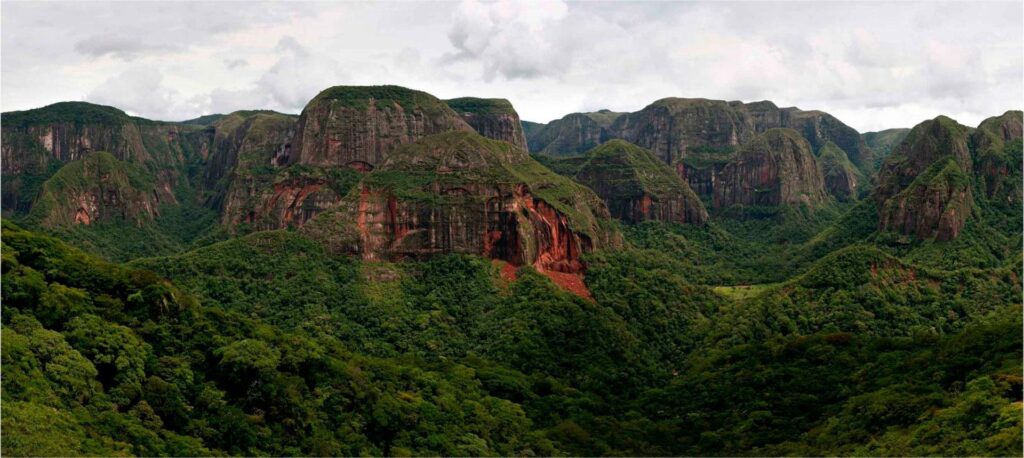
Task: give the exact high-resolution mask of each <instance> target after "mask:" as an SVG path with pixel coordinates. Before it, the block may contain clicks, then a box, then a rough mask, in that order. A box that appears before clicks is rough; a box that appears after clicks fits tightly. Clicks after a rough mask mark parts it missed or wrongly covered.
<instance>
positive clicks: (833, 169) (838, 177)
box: [817, 142, 866, 201]
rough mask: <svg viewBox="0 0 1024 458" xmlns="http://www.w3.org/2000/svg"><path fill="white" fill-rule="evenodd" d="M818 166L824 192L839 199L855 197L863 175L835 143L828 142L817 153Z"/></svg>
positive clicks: (845, 199) (862, 180) (862, 181)
mask: <svg viewBox="0 0 1024 458" xmlns="http://www.w3.org/2000/svg"><path fill="white" fill-rule="evenodd" d="M817 162H818V168H819V169H821V177H822V180H824V185H825V192H827V193H828V194H830V195H832V196H833V197H835V198H836V199H837V200H840V201H850V200H856V199H857V193H858V191H859V190H860V188H861V185H862V184H863V183H864V182H865V181H866V180H865V179H864V175H862V174H861V172H860V170H858V169H857V167H856V166H854V165H853V163H851V162H850V160H849V159H847V157H846V152H845V151H843V150H842V149H841V148H839V146H837V145H836V144H835V143H832V142H828V143H826V144H825V146H824V147H822V148H821V150H820V152H819V153H818V160H817Z"/></svg>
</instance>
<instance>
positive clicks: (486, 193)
mask: <svg viewBox="0 0 1024 458" xmlns="http://www.w3.org/2000/svg"><path fill="white" fill-rule="evenodd" d="M609 216H610V215H609V214H608V210H607V208H606V207H605V206H604V204H603V203H602V202H601V201H600V199H599V198H598V197H597V196H596V195H594V193H593V192H592V191H590V190H589V189H587V188H584V187H582V186H580V185H578V184H575V183H573V182H572V181H571V180H570V179H568V178H565V177H562V176H559V175H556V174H555V173H553V172H551V171H550V170H547V169H546V168H544V167H543V166H541V165H540V164H538V163H537V162H536V161H534V160H532V159H530V157H529V156H528V155H527V154H526V153H525V152H524V151H522V150H520V149H518V148H516V147H514V146H512V145H511V144H509V143H505V142H498V141H494V140H490V139H486V138H484V137H481V136H479V135H477V134H475V133H469V132H450V133H445V134H439V135H434V136H430V137H426V138H424V139H422V140H421V141H418V142H416V143H413V144H409V145H406V146H404V147H401V148H399V149H397V150H395V151H394V152H393V154H392V155H391V156H390V157H389V158H388V159H387V160H386V161H385V162H384V163H383V164H381V166H380V167H378V168H377V169H376V170H374V171H373V172H372V173H370V174H369V175H367V176H366V177H365V178H364V180H363V182H362V183H361V184H360V186H359V189H358V191H354V192H352V193H350V194H349V195H348V197H346V198H345V199H344V201H343V202H342V205H341V206H340V207H339V208H338V209H336V210H332V211H329V212H327V213H325V214H323V215H321V216H320V217H317V218H315V219H314V220H313V221H310V222H309V223H308V224H307V225H306V226H304V228H303V230H304V231H307V232H308V233H309V234H311V235H313V236H314V237H316V238H318V239H321V240H323V241H325V242H327V243H328V245H329V246H330V247H332V248H334V249H336V250H341V251H347V252H353V253H358V254H360V255H361V256H362V257H363V258H364V259H382V258H386V259H396V258H398V259H400V258H405V257H420V256H425V255H430V254H434V253H450V252H455V253H471V254H478V255H482V256H486V257H489V258H493V259H500V260H504V261H507V262H509V263H510V264H512V265H517V266H518V265H532V266H534V267H535V268H537V269H538V270H539V271H541V272H559V273H571V274H576V273H580V272H582V271H583V270H584V267H585V266H584V265H583V261H582V259H581V256H582V254H584V253H586V252H589V251H591V250H594V249H596V248H598V247H600V246H606V245H608V244H615V243H618V241H617V236H615V235H614V234H609V233H608V232H607V231H605V230H604V229H602V227H601V226H600V224H599V220H602V219H607V218H609Z"/></svg>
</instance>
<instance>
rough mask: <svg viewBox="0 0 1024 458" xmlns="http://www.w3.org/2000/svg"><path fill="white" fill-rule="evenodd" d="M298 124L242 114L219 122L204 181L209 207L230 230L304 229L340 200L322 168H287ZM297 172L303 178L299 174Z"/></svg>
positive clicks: (280, 117)
mask: <svg viewBox="0 0 1024 458" xmlns="http://www.w3.org/2000/svg"><path fill="white" fill-rule="evenodd" d="M296 123H297V120H296V118H295V117H294V116H289V115H285V114H281V113H275V112H269V111H239V112H235V113H231V114H228V115H225V116H222V117H220V118H218V119H217V120H215V121H214V122H213V123H212V124H211V127H212V129H213V131H214V135H213V147H212V153H211V155H210V158H209V162H208V167H207V168H206V172H205V175H204V181H203V183H204V186H205V189H207V190H208V192H207V194H206V202H207V204H208V205H209V206H210V207H212V208H216V209H218V210H220V212H221V222H222V223H223V224H226V225H228V226H232V227H233V226H236V225H239V224H247V225H249V226H250V227H251V228H254V229H277V228H281V227H286V226H288V225H292V224H296V225H301V224H302V223H304V222H305V221H306V220H307V219H309V218H311V217H312V216H314V215H315V214H316V213H318V212H320V211H323V210H326V209H327V208H330V206H331V205H333V204H335V203H337V202H338V201H339V200H340V196H338V195H337V193H335V192H334V191H333V190H332V189H331V188H330V187H329V186H327V184H328V180H327V177H326V176H325V175H323V174H322V173H319V172H321V170H320V169H319V168H317V167H301V166H297V167H295V170H292V168H289V167H285V166H284V165H283V164H282V163H283V162H284V158H286V157H288V155H289V154H290V152H291V141H292V139H293V138H294V136H295V125H296ZM293 172H297V173H293Z"/></svg>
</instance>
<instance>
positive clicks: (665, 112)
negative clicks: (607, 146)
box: [608, 97, 755, 164]
mask: <svg viewBox="0 0 1024 458" xmlns="http://www.w3.org/2000/svg"><path fill="white" fill-rule="evenodd" d="M608 130H609V132H610V136H611V138H621V139H624V140H626V141H629V142H630V143H633V144H636V145H638V146H641V147H644V148H647V149H649V150H651V151H652V152H653V153H654V155H655V156H657V157H658V158H660V159H661V160H663V161H665V162H666V163H668V164H676V163H677V162H679V161H680V160H681V159H684V158H686V157H687V156H689V155H690V153H691V151H692V150H694V149H700V148H710V149H716V150H721V149H729V148H736V147H738V146H740V145H741V144H743V143H746V142H747V141H748V140H750V139H751V138H753V136H754V134H755V131H754V125H753V122H752V121H751V119H750V115H749V113H747V112H746V110H744V109H743V108H742V104H739V105H737V104H731V103H729V102H725V101H722V100H708V99H683V98H675V97H671V98H665V99H661V100H658V101H655V102H654V103H652V104H650V105H648V106H647V107H645V108H644V109H642V110H640V111H638V112H636V113H627V114H624V115H622V116H619V117H618V119H616V120H615V122H614V123H612V125H611V127H610V128H609V129H608Z"/></svg>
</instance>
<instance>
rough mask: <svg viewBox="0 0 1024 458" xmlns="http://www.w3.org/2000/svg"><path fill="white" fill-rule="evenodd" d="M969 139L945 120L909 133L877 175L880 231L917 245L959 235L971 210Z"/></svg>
mask: <svg viewBox="0 0 1024 458" xmlns="http://www.w3.org/2000/svg"><path fill="white" fill-rule="evenodd" d="M970 134H971V130H970V128H968V127H966V126H963V125H960V124H959V123H957V122H956V121H954V120H952V119H950V118H947V117H945V116H939V117H937V118H935V119H932V120H928V121H925V122H922V123H921V124H918V125H917V126H915V127H914V128H913V129H911V131H910V133H909V134H907V137H906V138H905V139H904V140H903V142H901V143H900V145H899V146H897V147H896V150H895V151H893V153H892V155H890V156H889V157H888V158H886V160H885V163H884V164H882V168H881V170H879V173H878V185H877V187H876V188H875V192H874V198H875V201H876V202H877V203H878V208H879V229H880V230H885V231H896V232H900V233H902V234H907V235H913V236H915V237H917V238H919V239H927V238H936V239H938V240H950V239H953V238H955V237H956V236H957V235H959V233H960V232H961V230H962V229H963V227H964V226H965V224H966V222H967V218H968V217H969V216H970V214H971V212H972V209H973V205H974V198H973V196H972V192H971V188H972V186H971V179H970V175H971V173H972V168H973V165H972V162H973V161H972V159H971V152H970V148H969V137H970Z"/></svg>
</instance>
